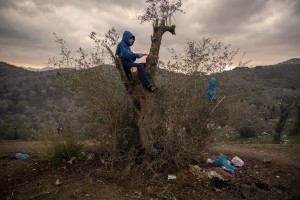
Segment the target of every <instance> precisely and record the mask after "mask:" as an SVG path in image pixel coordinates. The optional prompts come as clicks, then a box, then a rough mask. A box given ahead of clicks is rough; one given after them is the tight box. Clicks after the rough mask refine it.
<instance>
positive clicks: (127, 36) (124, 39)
mask: <svg viewBox="0 0 300 200" xmlns="http://www.w3.org/2000/svg"><path fill="white" fill-rule="evenodd" d="M131 37H134V38H135V36H134V35H133V34H132V33H130V32H129V31H124V33H123V37H122V41H123V42H125V44H126V45H127V46H131V45H132V44H129V43H128V40H129V39H130V38H131Z"/></svg>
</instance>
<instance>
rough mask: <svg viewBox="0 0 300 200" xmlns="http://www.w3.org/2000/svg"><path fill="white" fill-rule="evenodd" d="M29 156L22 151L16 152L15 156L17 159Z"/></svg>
mask: <svg viewBox="0 0 300 200" xmlns="http://www.w3.org/2000/svg"><path fill="white" fill-rule="evenodd" d="M29 157H30V156H29V155H28V154H24V153H16V158H17V159H26V158H29Z"/></svg>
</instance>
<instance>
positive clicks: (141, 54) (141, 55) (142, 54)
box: [138, 53, 148, 58]
mask: <svg viewBox="0 0 300 200" xmlns="http://www.w3.org/2000/svg"><path fill="white" fill-rule="evenodd" d="M138 54H139V57H138V58H141V57H143V56H146V55H148V54H145V53H138Z"/></svg>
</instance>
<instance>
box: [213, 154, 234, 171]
mask: <svg viewBox="0 0 300 200" xmlns="http://www.w3.org/2000/svg"><path fill="white" fill-rule="evenodd" d="M212 163H215V164H217V165H219V166H224V167H226V168H227V169H229V170H233V171H236V170H237V169H238V168H236V167H235V166H233V165H231V164H229V163H228V162H227V157H226V156H225V155H224V154H223V153H220V154H219V156H218V158H217V159H216V160H213V161H212Z"/></svg>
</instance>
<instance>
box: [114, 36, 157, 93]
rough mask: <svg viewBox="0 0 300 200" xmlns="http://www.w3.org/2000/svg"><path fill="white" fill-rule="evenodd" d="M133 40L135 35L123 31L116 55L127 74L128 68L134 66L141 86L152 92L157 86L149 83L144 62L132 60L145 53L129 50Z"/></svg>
mask: <svg viewBox="0 0 300 200" xmlns="http://www.w3.org/2000/svg"><path fill="white" fill-rule="evenodd" d="M134 41H135V36H134V35H133V34H132V33H130V32H129V31H124V33H123V37H122V41H121V42H120V43H119V44H118V46H117V50H116V55H117V56H118V57H119V58H120V59H121V62H122V64H123V67H124V70H125V72H126V74H127V75H128V74H130V69H131V68H132V67H136V68H137V71H138V75H139V78H140V80H141V82H142V84H143V86H144V87H145V88H146V89H147V90H148V91H149V92H154V91H155V90H157V89H158V88H157V87H154V86H152V85H151V83H150V81H149V78H148V76H147V73H146V70H145V67H146V64H145V63H134V61H135V60H136V59H137V58H142V57H143V56H146V55H147V54H143V53H133V52H132V51H131V49H130V47H131V46H132V45H133V43H134Z"/></svg>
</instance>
